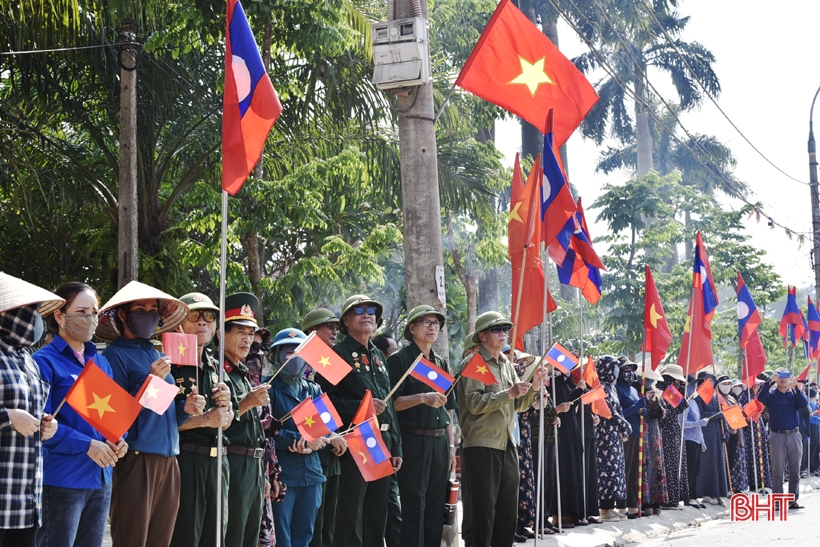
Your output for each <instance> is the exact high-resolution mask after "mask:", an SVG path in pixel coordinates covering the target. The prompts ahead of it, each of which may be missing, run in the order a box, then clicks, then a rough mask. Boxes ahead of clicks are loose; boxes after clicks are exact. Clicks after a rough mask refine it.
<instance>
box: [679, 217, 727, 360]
mask: <svg viewBox="0 0 820 547" xmlns="http://www.w3.org/2000/svg"><path fill="white" fill-rule="evenodd" d="M717 305H718V297H717V289H716V288H715V282H714V280H713V278H712V267H711V266H710V265H709V256H708V254H707V252H706V247H705V246H704V244H703V238H702V237H701V234H700V232H698V235H697V239H696V242H695V259H694V265H693V268H692V299H691V300H690V302H689V313H688V314H687V316H686V325H685V326H684V328H683V338H682V341H681V349H680V353H679V354H678V366H680V367H681V368H683V370H684V373H685V374H694V373H696V372H697V371H699V370H700V369H702V368H704V367H707V366H709V365H711V364H712V361H713V357H712V317H713V316H714V314H715V308H717ZM690 338H691V339H690ZM690 348H691V353H690ZM687 367H688V368H687Z"/></svg>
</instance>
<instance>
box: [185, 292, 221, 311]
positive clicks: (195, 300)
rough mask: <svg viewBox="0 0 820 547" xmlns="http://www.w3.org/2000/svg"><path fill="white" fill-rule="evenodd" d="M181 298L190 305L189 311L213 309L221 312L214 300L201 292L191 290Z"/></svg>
mask: <svg viewBox="0 0 820 547" xmlns="http://www.w3.org/2000/svg"><path fill="white" fill-rule="evenodd" d="M179 299H180V300H182V302H183V303H184V304H186V305H187V306H188V310H189V311H196V310H212V311H215V312H217V313H219V308H218V307H217V306H216V305H214V303H213V300H211V299H210V298H209V297H208V296H207V295H204V294H202V293H201V292H191V293H188V294H186V295H185V296H180V297H179Z"/></svg>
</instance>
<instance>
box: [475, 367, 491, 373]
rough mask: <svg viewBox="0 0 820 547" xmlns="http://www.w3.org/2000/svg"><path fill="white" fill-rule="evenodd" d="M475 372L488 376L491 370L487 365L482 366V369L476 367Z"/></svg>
mask: <svg viewBox="0 0 820 547" xmlns="http://www.w3.org/2000/svg"><path fill="white" fill-rule="evenodd" d="M475 371H476V372H478V373H481V374H487V373H488V372H490V371H489V370H487V367H486V366H485V365H481V366H480V367H475Z"/></svg>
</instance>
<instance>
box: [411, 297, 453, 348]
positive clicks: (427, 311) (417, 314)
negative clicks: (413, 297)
mask: <svg viewBox="0 0 820 547" xmlns="http://www.w3.org/2000/svg"><path fill="white" fill-rule="evenodd" d="M425 315H435V316H436V317H438V320H439V322H440V323H441V327H442V328H444V322H445V321H446V320H447V318H446V317H444V314H443V313H441V312H440V311H438V310H437V309H436V308H434V307H433V306H428V305H427V304H422V305H421V306H416V307H415V308H413V309H412V310H410V314H409V315H408V316H407V324H406V325H405V326H404V337H405V339H407V340H410V341H411V342H412V341H413V335H412V334H411V333H410V325H411V324H412V323H414V322H416V321H418V320H420V319H421V318H422V317H424V316H425Z"/></svg>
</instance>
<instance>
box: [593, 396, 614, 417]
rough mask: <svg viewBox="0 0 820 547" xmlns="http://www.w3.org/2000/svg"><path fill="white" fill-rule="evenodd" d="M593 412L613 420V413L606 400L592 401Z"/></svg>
mask: <svg viewBox="0 0 820 547" xmlns="http://www.w3.org/2000/svg"><path fill="white" fill-rule="evenodd" d="M590 408H591V409H592V412H594V413H595V414H597V415H598V416H600V417H601V418H604V419H606V420H608V419H610V418H612V411H611V410H610V409H609V405H608V404H606V399H605V398H604V399H600V400H598V401H592V406H590Z"/></svg>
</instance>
